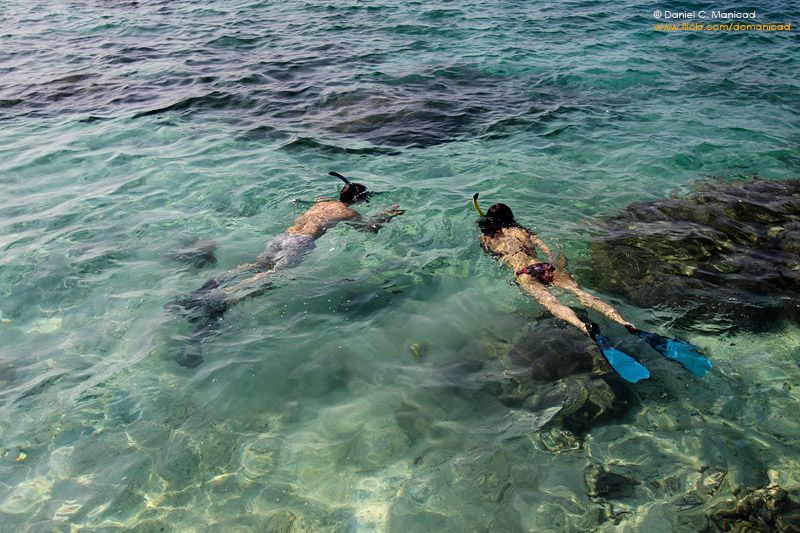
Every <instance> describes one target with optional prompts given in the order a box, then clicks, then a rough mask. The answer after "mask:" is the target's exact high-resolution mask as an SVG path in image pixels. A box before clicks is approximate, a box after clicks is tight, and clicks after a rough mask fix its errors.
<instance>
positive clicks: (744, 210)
mask: <svg viewBox="0 0 800 533" xmlns="http://www.w3.org/2000/svg"><path fill="white" fill-rule="evenodd" d="M596 228H597V234H596V236H595V237H594V239H593V242H592V245H591V260H590V261H588V262H587V263H586V264H585V265H576V266H577V268H576V273H577V274H578V277H579V279H580V280H581V282H582V283H583V284H584V285H585V286H588V287H592V288H593V289H596V290H599V291H603V292H605V293H607V294H613V295H616V296H619V297H622V298H624V299H626V300H627V301H629V302H631V303H633V304H634V305H637V306H639V307H643V308H655V307H666V308H669V309H670V311H671V312H673V313H676V314H679V315H680V316H678V318H676V325H678V326H681V327H686V328H700V327H701V325H702V327H703V328H704V329H708V328H709V325H710V326H711V327H712V328H713V329H715V330H718V331H723V330H726V329H731V328H737V329H742V328H743V329H748V330H752V331H764V330H767V329H770V328H771V327H774V325H775V324H776V323H779V322H780V321H781V320H783V319H790V320H793V321H796V322H797V321H800V179H792V180H784V181H770V180H762V179H752V180H747V181H734V182H728V181H714V182H703V183H701V184H700V185H699V186H698V187H697V188H696V189H695V190H694V191H693V192H691V193H689V194H688V195H686V196H682V197H679V198H671V199H668V200H658V201H654V202H646V203H635V204H632V205H630V206H628V207H627V208H625V209H624V210H622V211H621V212H619V213H617V214H616V215H613V216H609V217H604V218H601V219H600V220H598V221H596Z"/></svg>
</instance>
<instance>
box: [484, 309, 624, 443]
mask: <svg viewBox="0 0 800 533" xmlns="http://www.w3.org/2000/svg"><path fill="white" fill-rule="evenodd" d="M481 381H482V384H483V386H484V390H486V391H488V392H490V393H491V394H493V395H495V396H496V397H498V398H499V399H500V401H501V402H503V403H504V404H505V405H508V406H510V407H515V408H522V409H525V410H527V411H530V412H532V413H537V414H538V416H539V418H540V420H541V423H542V426H544V425H546V424H548V423H550V424H558V425H560V426H561V427H562V428H564V429H566V430H568V431H570V432H572V433H574V434H576V435H581V434H583V433H585V432H586V431H587V430H588V429H589V428H591V427H592V426H593V425H595V424H598V423H601V422H603V421H607V420H611V419H613V418H616V417H619V416H621V415H623V414H624V413H626V412H627V411H628V408H629V407H630V405H631V404H632V402H633V401H634V397H633V394H632V391H631V388H630V387H629V385H628V384H627V383H625V382H624V381H623V380H622V379H621V378H620V377H619V376H618V375H617V374H615V373H614V372H613V371H612V370H611V369H610V367H609V366H608V364H607V363H606V362H605V360H604V359H603V357H602V355H601V354H600V352H599V351H598V349H597V346H596V345H595V344H594V342H593V341H592V340H591V339H589V337H587V336H586V335H582V334H581V333H580V332H578V331H577V330H575V329H574V328H572V327H570V326H566V325H565V324H563V323H562V322H560V321H558V320H556V319H555V318H551V317H549V318H545V319H541V320H538V321H536V322H534V323H532V324H531V325H529V326H528V327H527V328H526V329H524V330H523V331H522V332H521V333H520V335H519V336H518V337H517V338H516V339H514V342H513V343H512V347H511V349H510V350H509V352H508V353H507V354H506V355H505V356H504V357H502V358H500V359H499V360H498V361H496V362H495V365H494V367H487V368H485V369H484V371H483V374H482V376H481ZM551 421H552V422H551Z"/></svg>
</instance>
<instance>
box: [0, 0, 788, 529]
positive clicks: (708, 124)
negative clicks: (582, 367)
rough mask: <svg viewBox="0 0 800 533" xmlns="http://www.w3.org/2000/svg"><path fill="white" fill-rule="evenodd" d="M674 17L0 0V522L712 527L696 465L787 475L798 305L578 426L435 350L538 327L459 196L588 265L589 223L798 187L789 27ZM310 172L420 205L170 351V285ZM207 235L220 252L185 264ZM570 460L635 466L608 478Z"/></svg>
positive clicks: (669, 370) (458, 355) (300, 192)
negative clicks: (770, 187)
mask: <svg viewBox="0 0 800 533" xmlns="http://www.w3.org/2000/svg"><path fill="white" fill-rule="evenodd" d="M750 7H752V8H755V9H756V10H757V11H758V13H759V18H760V19H761V20H764V21H772V22H786V21H791V22H793V23H795V24H796V23H797V22H798V19H799V18H800V11H798V9H797V6H796V5H795V4H794V3H792V2H789V1H785V2H759V3H757V4H756V5H752V6H750ZM664 8H670V9H676V10H677V9H692V8H694V6H693V5H692V4H688V3H679V4H671V5H670V6H666V5H660V4H653V3H645V4H636V3H634V2H623V3H615V2H607V1H583V2H540V3H532V2H515V1H509V0H502V1H500V2H407V3H403V4H400V3H396V2H388V1H376V2H336V3H324V2H313V1H309V2H293V1H287V2H256V1H237V2H224V3H223V2H211V1H202V2H201V1H195V2H193V1H181V2H166V1H164V2H161V1H147V0H145V1H141V2H105V1H99V0H97V1H93V2H62V3H58V4H57V5H53V4H51V3H43V2H39V3H30V2H24V3H23V2H18V1H15V0H12V1H11V2H4V3H3V6H1V7H0V191H2V195H0V249H1V250H2V254H0V319H2V323H1V324H0V452H2V453H1V454H0V455H2V457H0V529H2V530H4V531H15V530H31V531H49V530H53V529H63V530H68V529H70V527H72V526H75V527H77V528H81V527H86V528H89V529H108V530H113V529H118V528H138V529H139V530H142V531H153V530H158V529H159V528H162V527H165V528H168V529H175V530H189V529H192V528H193V529H195V530H198V531H200V530H241V531H248V530H251V529H252V530H261V529H264V528H265V527H271V528H273V530H276V531H301V530H309V529H310V530H315V531H328V530H337V531H352V530H356V531H373V530H380V531H383V530H392V531H430V530H458V531H479V530H493V531H500V530H502V531H518V530H530V531H544V530H555V531H560V530H577V529H591V528H604V527H608V528H610V527H612V526H614V525H615V524H617V525H620V526H622V527H627V528H631V530H633V529H634V528H638V529H642V530H647V531H668V530H670V529H677V530H698V529H702V528H703V527H705V524H706V518H705V515H706V511H707V507H706V506H704V505H701V504H697V505H694V506H692V505H686V497H685V496H686V495H687V494H690V493H692V490H693V487H695V485H696V484H697V483H699V482H700V481H698V480H700V479H701V477H702V475H703V472H707V471H708V469H720V471H722V470H724V471H725V472H727V474H726V477H725V482H724V486H723V488H721V489H720V493H719V494H720V497H732V496H733V494H735V493H737V492H742V491H744V490H746V489H750V488H757V487H760V486H763V485H766V484H767V483H768V482H770V481H776V482H779V483H780V484H781V486H783V487H785V488H787V489H797V488H798V487H800V450H798V445H797V442H798V439H799V438H800V415H798V413H800V388H798V383H799V381H798V379H800V368H798V362H799V361H800V348H799V346H800V331H798V330H797V328H796V327H793V326H788V325H783V324H778V325H776V328H775V329H774V330H773V331H771V332H769V333H764V334H758V335H756V334H752V333H746V332H737V331H733V332H728V333H726V334H725V335H723V336H718V335H717V336H713V335H704V334H702V333H701V332H702V328H701V327H698V328H696V329H695V330H693V331H684V332H681V331H673V332H672V333H673V334H675V335H680V336H682V337H684V338H687V339H689V340H691V341H692V342H695V343H696V344H698V345H699V346H701V347H702V348H703V349H704V350H705V351H706V352H707V353H708V354H709V356H710V357H711V358H712V359H713V360H714V362H715V368H714V370H713V371H712V373H711V374H709V375H708V376H707V378H706V379H705V380H703V381H697V380H694V379H692V378H691V377H690V376H689V375H688V374H687V373H685V372H684V371H683V370H682V369H680V368H679V367H677V366H672V365H670V364H668V363H666V362H664V361H663V360H659V359H657V357H655V356H648V358H647V361H648V363H649V365H650V367H651V370H653V373H654V378H655V379H654V380H653V381H652V382H650V383H647V384H643V385H640V386H637V388H636V389H634V394H636V395H638V397H639V400H640V401H638V402H636V405H635V406H634V407H633V408H632V409H631V410H630V411H629V412H628V413H627V414H626V415H625V416H623V417H621V418H619V419H616V420H613V421H610V422H606V423H604V424H600V425H597V426H595V427H593V428H591V430H590V431H589V432H588V433H587V434H586V435H584V436H583V437H582V438H581V439H579V440H578V441H575V442H576V443H575V444H574V445H569V444H568V445H557V444H556V443H557V442H562V443H563V442H572V441H570V440H569V437H570V436H569V435H568V434H565V433H564V432H563V431H562V430H559V429H558V428H557V427H546V428H545V429H544V430H542V431H537V428H538V426H537V424H536V423H535V421H532V420H531V418H530V414H529V413H528V412H526V411H525V410H524V409H519V408H512V407H509V406H506V405H503V404H501V403H500V402H499V401H498V400H497V398H496V397H494V396H493V395H491V394H489V393H488V392H487V391H486V390H484V389H483V388H481V387H480V386H478V385H477V381H476V379H474V376H473V375H471V374H469V372H466V373H465V372H463V371H460V370H452V369H454V368H456V369H457V368H458V365H459V364H460V363H462V362H464V361H470V362H475V361H477V362H486V361H492V360H495V359H496V358H497V357H498V354H499V353H502V352H503V350H505V349H507V346H508V345H509V344H510V343H511V342H512V339H514V337H515V335H516V334H517V333H518V332H519V331H520V330H522V329H523V328H524V327H525V325H526V324H528V323H530V322H531V321H532V320H536V319H538V318H540V317H541V316H542V313H541V310H540V308H538V306H537V305H536V304H535V303H534V302H533V301H531V300H530V299H529V298H527V297H526V296H524V295H522V294H521V293H520V291H519V290H518V289H517V288H516V287H514V286H513V285H512V284H510V283H509V280H510V277H509V275H508V272H505V271H503V270H502V269H501V268H499V267H498V265H497V264H496V263H495V262H494V261H493V260H492V259H491V258H489V257H487V256H486V255H485V254H483V253H482V251H481V250H480V248H479V246H478V244H477V229H476V227H475V225H474V221H475V215H474V212H472V211H471V208H470V207H469V200H470V197H471V195H472V194H473V193H474V192H476V191H480V192H481V195H482V197H485V200H484V203H485V204H486V206H487V207H488V205H489V204H490V203H492V202H494V201H503V202H506V203H508V204H509V205H511V206H512V207H513V208H514V210H515V213H516V214H517V217H518V219H519V220H520V221H521V222H522V223H524V224H526V225H528V226H530V227H533V228H536V229H537V230H538V231H539V233H540V234H541V236H542V237H543V238H544V239H545V240H547V241H548V242H550V243H557V244H560V245H561V246H563V248H564V250H565V252H566V254H567V255H568V256H569V257H570V259H571V262H572V264H573V266H575V267H576V268H577V269H579V270H580V269H584V270H585V269H590V268H591V262H590V256H589V254H588V241H589V238H588V233H589V231H588V230H589V228H590V227H591V225H592V220H593V218H594V217H597V216H600V215H603V214H607V213H610V212H613V210H615V209H619V208H623V207H625V206H626V205H628V204H629V203H631V202H633V201H644V200H653V199H657V198H663V197H666V196H669V195H670V194H680V193H681V192H683V191H686V190H688V188H689V186H690V184H691V183H692V182H693V181H694V180H697V179H720V180H732V179H740V178H745V177H753V176H758V177H762V178H767V179H785V178H791V177H797V176H798V175H800V156H798V150H797V149H798V145H800V120H799V119H800V112H799V111H800V110H799V109H798V102H800V94H799V93H800V91H799V90H798V80H797V72H798V71H800V58H799V56H798V54H797V45H798V34H797V31H792V32H789V33H739V34H728V33H704V34H690V33H662V32H655V31H653V29H652V24H653V23H654V19H653V18H652V12H653V10H654V9H664ZM330 170H337V171H339V172H341V173H343V174H345V175H348V176H350V177H352V178H354V179H357V180H358V181H360V182H362V183H365V184H367V185H368V186H369V187H370V188H371V189H372V190H373V191H376V192H377V194H376V195H375V196H374V197H373V201H372V202H371V203H370V204H368V205H366V206H364V207H363V210H364V211H365V212H366V213H371V212H374V211H377V210H378V209H380V208H381V207H383V206H386V205H389V204H391V203H393V202H397V203H398V204H400V206H402V207H403V208H405V209H406V210H407V212H406V213H405V214H404V215H403V216H402V217H399V218H397V219H395V220H394V221H392V222H391V223H390V224H389V225H387V226H386V227H385V228H384V229H383V230H381V231H380V233H378V234H377V235H369V234H363V233H358V232H355V231H354V230H352V229H351V228H347V227H344V226H341V227H337V228H334V229H333V230H331V231H329V232H328V234H326V235H325V236H324V237H322V238H321V239H320V240H319V241H318V243H317V247H316V249H315V250H314V251H313V252H312V253H311V254H310V255H309V256H308V257H307V258H306V260H305V261H304V262H303V263H302V265H301V266H300V267H298V268H296V269H293V270H291V271H287V272H285V273H282V274H281V275H279V276H276V278H277V279H276V284H275V288H274V289H273V290H270V291H268V292H267V293H266V294H264V295H263V296H261V297H259V298H254V299H252V300H249V301H247V302H245V303H242V304H241V305H239V306H237V307H236V308H234V309H232V310H230V311H229V312H228V313H227V314H226V315H225V318H224V320H223V322H222V324H221V327H220V330H219V331H218V335H217V336H215V337H213V338H211V339H210V340H209V342H207V343H206V344H205V346H204V347H203V359H204V360H203V363H202V364H201V365H199V366H198V367H196V368H193V369H187V368H183V367H181V366H179V365H177V364H176V362H175V360H174V356H175V353H176V352H177V351H178V350H179V349H180V348H181V346H182V345H184V344H185V343H186V342H187V338H188V336H189V335H190V334H191V332H192V329H193V325H192V324H190V323H188V322H187V321H186V320H184V319H183V318H182V317H180V316H176V315H173V314H170V313H167V312H165V311H164V310H163V308H162V307H163V305H164V304H165V303H167V302H168V301H170V300H171V299H172V298H174V297H175V296H176V295H178V294H181V293H185V292H187V291H190V290H192V289H195V288H197V287H198V286H199V285H200V284H202V283H203V281H205V280H206V279H207V278H209V277H210V276H212V275H213V274H215V273H218V272H221V271H223V270H226V269H228V268H232V267H234V266H236V265H238V264H240V263H242V262H246V261H250V260H252V259H254V258H255V257H256V256H257V255H258V254H259V253H260V252H261V251H262V250H263V247H264V244H265V242H266V241H268V240H269V239H271V238H272V236H274V235H276V234H278V233H280V232H282V231H283V230H284V229H285V228H286V227H287V226H288V225H289V224H290V223H291V220H292V219H293V218H294V217H295V216H297V215H298V214H300V213H301V212H302V211H303V210H304V209H305V208H307V206H308V205H309V204H308V202H310V201H313V199H314V198H315V197H318V196H325V195H329V196H330V195H334V194H336V191H337V181H336V180H335V179H333V178H330V177H329V176H327V175H326V174H327V172H328V171H330ZM197 239H211V240H214V241H216V242H217V250H216V257H217V259H218V262H217V263H216V264H214V265H208V264H207V265H205V266H199V267H198V266H192V265H188V264H185V263H180V262H176V261H175V260H173V259H172V258H171V257H170V256H171V254H172V252H174V251H175V250H177V249H182V248H185V247H187V246H191V243H192V242H193V241H194V240H197ZM589 289H591V287H589ZM600 296H603V295H602V294H600ZM611 301H612V302H613V303H614V304H615V305H616V306H618V308H619V309H620V311H621V312H622V313H623V314H624V315H625V316H626V317H628V318H629V319H630V320H632V321H633V322H636V323H639V324H643V325H647V326H648V327H649V328H650V329H658V328H660V327H662V326H663V325H664V324H666V323H668V322H669V319H670V316H669V310H664V309H663V308H662V309H659V312H658V313H657V314H656V313H655V312H654V311H652V310H649V309H643V308H637V307H634V306H631V305H630V304H628V303H626V302H625V301H623V300H620V299H611ZM655 306H657V302H654V307H655ZM660 331H663V330H660ZM591 464H603V465H616V466H617V467H619V468H621V469H623V470H624V471H625V472H628V473H630V475H631V476H632V477H634V478H635V479H636V480H637V482H639V485H637V486H636V488H635V489H634V490H633V492H632V493H631V494H629V495H627V496H626V497H624V498H621V499H619V500H615V501H613V502H607V501H598V500H597V499H596V498H592V497H590V495H589V493H588V491H587V486H586V484H585V482H584V473H585V471H586V469H587V466H589V465H591ZM689 499H691V498H689ZM236 528H238V529H236Z"/></svg>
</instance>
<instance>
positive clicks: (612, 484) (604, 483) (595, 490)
mask: <svg viewBox="0 0 800 533" xmlns="http://www.w3.org/2000/svg"><path fill="white" fill-rule="evenodd" d="M584 479H585V481H586V487H587V488H588V489H589V496H591V497H592V498H603V499H619V498H628V497H631V496H633V492H634V490H635V488H636V486H637V485H639V482H638V481H636V480H635V479H633V478H632V477H630V476H628V475H626V474H621V473H617V472H611V471H609V470H607V469H606V468H605V467H603V466H601V465H589V466H588V467H587V468H586V472H585V473H584Z"/></svg>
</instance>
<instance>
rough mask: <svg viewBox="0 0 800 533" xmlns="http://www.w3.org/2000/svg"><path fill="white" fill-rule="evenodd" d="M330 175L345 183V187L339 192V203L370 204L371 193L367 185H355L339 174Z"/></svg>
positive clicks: (331, 173) (330, 173) (332, 173)
mask: <svg viewBox="0 0 800 533" xmlns="http://www.w3.org/2000/svg"><path fill="white" fill-rule="evenodd" d="M328 174H329V175H330V176H333V177H335V178H339V179H340V180H342V181H343V182H344V187H342V190H341V191H340V192H339V201H341V202H342V203H344V204H354V203H356V202H361V201H364V202H369V192H368V191H367V187H366V186H365V185H362V184H360V183H353V182H351V181H350V180H349V179H347V178H345V177H344V176H342V175H341V174H339V173H338V172H333V171H331V172H328Z"/></svg>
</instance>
